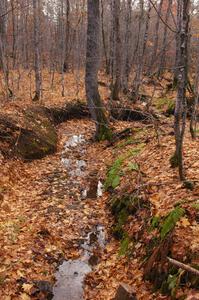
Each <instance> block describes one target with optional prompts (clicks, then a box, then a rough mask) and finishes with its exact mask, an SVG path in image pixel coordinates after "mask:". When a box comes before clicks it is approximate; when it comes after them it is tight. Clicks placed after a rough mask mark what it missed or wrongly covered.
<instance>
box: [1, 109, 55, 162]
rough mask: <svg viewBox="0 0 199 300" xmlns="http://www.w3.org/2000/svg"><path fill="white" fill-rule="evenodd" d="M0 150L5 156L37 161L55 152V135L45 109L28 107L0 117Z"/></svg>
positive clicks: (50, 119) (51, 121)
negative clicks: (19, 113) (18, 112)
mask: <svg viewBox="0 0 199 300" xmlns="http://www.w3.org/2000/svg"><path fill="white" fill-rule="evenodd" d="M0 133H1V135H0V150H1V151H2V153H3V154H4V155H6V156H10V155H17V156H19V157H21V158H22V159H38V158H42V157H44V156H45V155H47V154H50V153H53V152H55V151H56V147H57V134H56V130H55V127H54V125H53V120H52V118H51V116H50V114H49V112H48V110H47V109H46V108H45V107H30V108H27V109H25V110H23V111H22V112H21V115H20V120H18V119H17V118H16V116H15V115H13V117H12V118H8V117H7V116H6V115H4V116H1V117H0Z"/></svg>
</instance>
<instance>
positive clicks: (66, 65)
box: [63, 0, 70, 72]
mask: <svg viewBox="0 0 199 300" xmlns="http://www.w3.org/2000/svg"><path fill="white" fill-rule="evenodd" d="M69 18H70V1H69V0H66V29H65V36H66V38H65V59H64V66H63V71H64V72H67V71H68V69H69V54H70V44H69V43H70V19H69Z"/></svg>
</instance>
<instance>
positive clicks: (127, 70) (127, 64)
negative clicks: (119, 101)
mask: <svg viewBox="0 0 199 300" xmlns="http://www.w3.org/2000/svg"><path fill="white" fill-rule="evenodd" d="M131 5H132V1H131V0H128V1H127V4H126V24H125V27H126V28H125V50H126V57H125V65H124V76H123V84H122V85H123V92H124V93H126V92H127V91H128V82H129V75H130V71H131V66H130V49H129V48H130V38H131V21H132V7H131Z"/></svg>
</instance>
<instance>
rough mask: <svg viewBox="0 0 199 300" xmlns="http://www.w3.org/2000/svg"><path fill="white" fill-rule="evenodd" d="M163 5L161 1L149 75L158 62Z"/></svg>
mask: <svg viewBox="0 0 199 300" xmlns="http://www.w3.org/2000/svg"><path fill="white" fill-rule="evenodd" d="M162 5H163V0H161V1H160V4H159V8H158V14H157V21H156V25H155V34H154V39H153V50H152V54H151V61H150V64H149V69H148V74H149V75H151V74H152V69H153V66H154V63H155V61H156V55H157V50H158V36H159V35H158V33H159V27H160V17H159V16H160V15H161V13H162Z"/></svg>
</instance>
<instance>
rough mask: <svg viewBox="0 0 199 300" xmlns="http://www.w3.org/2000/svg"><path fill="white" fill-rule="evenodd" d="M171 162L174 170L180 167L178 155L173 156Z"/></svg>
mask: <svg viewBox="0 0 199 300" xmlns="http://www.w3.org/2000/svg"><path fill="white" fill-rule="evenodd" d="M169 161H170V165H171V167H172V168H177V167H178V166H179V160H178V156H177V154H176V153H174V154H173V155H172V156H171V158H170V160H169Z"/></svg>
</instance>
